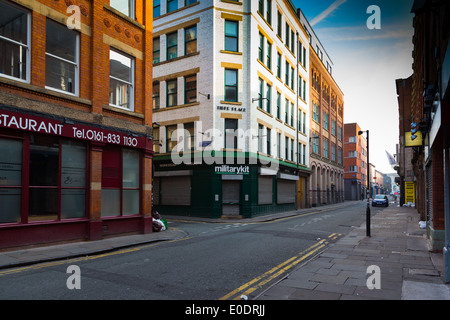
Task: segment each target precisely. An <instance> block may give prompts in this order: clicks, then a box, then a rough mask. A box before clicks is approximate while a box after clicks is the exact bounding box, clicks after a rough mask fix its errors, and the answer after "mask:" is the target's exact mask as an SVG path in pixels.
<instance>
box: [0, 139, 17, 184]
mask: <svg viewBox="0 0 450 320" xmlns="http://www.w3.org/2000/svg"><path fill="white" fill-rule="evenodd" d="M0 185H1V186H20V185H22V141H20V140H12V139H3V138H0Z"/></svg>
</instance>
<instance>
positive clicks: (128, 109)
mask: <svg viewBox="0 0 450 320" xmlns="http://www.w3.org/2000/svg"><path fill="white" fill-rule="evenodd" d="M109 51H114V52H116V53H118V54H121V55H123V56H125V57H127V58H130V60H131V82H127V81H124V80H122V79H118V78H115V77H113V76H111V70H110V71H109V79H111V78H112V79H114V80H117V81H120V82H123V83H126V84H129V85H131V90H130V107H129V108H125V107H122V106H118V105H115V104H112V103H109V105H110V106H112V107H114V108H119V109H122V110H127V111H132V112H134V90H135V88H134V87H135V86H134V73H135V57H133V56H130V55H128V54H126V53H124V52H122V51H120V50H117V49H114V48H113V47H110V49H109ZM108 99H109V98H108Z"/></svg>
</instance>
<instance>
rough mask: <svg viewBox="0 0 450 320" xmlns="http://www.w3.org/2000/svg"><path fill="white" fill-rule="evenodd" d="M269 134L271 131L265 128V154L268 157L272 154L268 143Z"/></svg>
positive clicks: (269, 139)
mask: <svg viewBox="0 0 450 320" xmlns="http://www.w3.org/2000/svg"><path fill="white" fill-rule="evenodd" d="M271 134H272V130H270V129H269V128H266V137H267V138H266V153H267V154H268V155H270V154H271V152H272V150H271V147H270V141H271V137H270V135H271Z"/></svg>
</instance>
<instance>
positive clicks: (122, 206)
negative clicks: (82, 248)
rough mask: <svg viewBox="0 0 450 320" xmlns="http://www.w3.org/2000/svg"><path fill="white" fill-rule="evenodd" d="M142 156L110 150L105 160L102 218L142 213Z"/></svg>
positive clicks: (106, 150) (137, 153)
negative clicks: (140, 186)
mask: <svg viewBox="0 0 450 320" xmlns="http://www.w3.org/2000/svg"><path fill="white" fill-rule="evenodd" d="M139 163H140V154H139V152H138V151H135V150H129V149H117V148H109V147H106V148H104V149H103V157H102V166H103V170H102V207H101V212H102V217H107V216H126V215H136V214H139V213H140V206H139V203H140V201H139V196H140V188H139V185H140V165H139Z"/></svg>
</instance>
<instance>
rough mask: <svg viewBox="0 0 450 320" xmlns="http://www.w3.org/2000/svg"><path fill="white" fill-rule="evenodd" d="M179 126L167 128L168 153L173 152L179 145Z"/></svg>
mask: <svg viewBox="0 0 450 320" xmlns="http://www.w3.org/2000/svg"><path fill="white" fill-rule="evenodd" d="M176 133H177V125H173V126H167V127H166V152H171V151H172V150H173V149H174V148H175V146H176V145H177V143H178V137H177V136H176Z"/></svg>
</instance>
